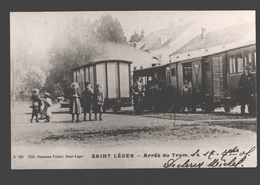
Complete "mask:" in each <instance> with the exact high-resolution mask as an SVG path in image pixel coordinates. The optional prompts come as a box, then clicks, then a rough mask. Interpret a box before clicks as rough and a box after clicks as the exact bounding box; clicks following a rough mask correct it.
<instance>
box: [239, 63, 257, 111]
mask: <svg viewBox="0 0 260 185" xmlns="http://www.w3.org/2000/svg"><path fill="white" fill-rule="evenodd" d="M239 89H240V93H241V114H242V115H244V114H245V105H246V104H247V106H248V111H249V114H251V115H252V114H254V112H255V110H254V109H255V108H254V106H253V101H254V97H255V77H254V75H253V74H251V73H250V67H249V66H248V65H246V66H245V68H244V73H243V74H242V75H241V77H240V81H239Z"/></svg>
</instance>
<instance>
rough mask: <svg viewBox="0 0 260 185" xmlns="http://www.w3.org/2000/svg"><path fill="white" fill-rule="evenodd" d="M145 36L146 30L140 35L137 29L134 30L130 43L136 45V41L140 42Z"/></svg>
mask: <svg viewBox="0 0 260 185" xmlns="http://www.w3.org/2000/svg"><path fill="white" fill-rule="evenodd" d="M143 38H144V31H143V30H142V31H141V34H140V35H139V34H138V33H137V32H136V31H135V32H134V34H133V35H131V37H130V39H129V43H131V44H132V45H135V42H139V41H141V40H142V39H143Z"/></svg>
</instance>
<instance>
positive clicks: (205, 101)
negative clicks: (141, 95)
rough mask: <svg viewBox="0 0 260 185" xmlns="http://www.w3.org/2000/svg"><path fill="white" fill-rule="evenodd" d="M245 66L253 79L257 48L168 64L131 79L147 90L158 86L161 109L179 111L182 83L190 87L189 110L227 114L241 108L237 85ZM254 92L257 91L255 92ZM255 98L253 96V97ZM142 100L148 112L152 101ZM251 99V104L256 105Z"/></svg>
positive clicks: (249, 46)
mask: <svg viewBox="0 0 260 185" xmlns="http://www.w3.org/2000/svg"><path fill="white" fill-rule="evenodd" d="M245 65H250V66H251V71H252V72H251V73H253V74H254V75H256V47H255V44H252V45H248V46H244V47H240V48H236V49H231V50H228V51H225V52H220V53H216V54H212V55H208V56H203V57H198V58H193V59H189V60H184V61H179V62H175V63H169V64H166V65H162V66H156V67H151V68H147V69H141V70H136V71H134V77H136V76H139V77H142V78H143V79H144V80H143V82H144V84H145V86H146V89H147V93H146V94H148V95H149V94H151V93H149V89H151V87H153V86H154V85H155V84H153V83H157V84H158V86H159V91H160V92H161V94H160V95H158V97H159V102H160V103H161V105H164V107H162V108H163V109H165V108H170V109H171V110H172V111H177V112H178V111H179V110H180V108H181V104H182V103H181V102H182V100H181V96H180V94H181V89H182V87H183V84H184V81H185V80H186V79H188V80H189V81H191V83H192V87H193V88H192V89H193V90H192V91H193V92H192V98H191V110H192V111H193V112H195V111H196V108H197V107H201V108H202V109H203V110H205V111H206V112H210V111H213V110H214V109H215V108H216V107H224V108H225V111H226V112H228V111H229V110H230V108H231V107H234V106H236V105H239V104H240V100H241V98H240V96H239V89H238V83H239V80H240V77H241V75H242V73H243V67H244V66H245ZM255 89H256V88H255ZM255 94H256V93H255ZM155 97H156V96H147V97H146V98H145V99H144V108H146V109H150V108H151V106H152V105H151V102H153V101H154V100H152V98H155ZM255 97H256V96H254V100H253V101H254V102H256V98H255Z"/></svg>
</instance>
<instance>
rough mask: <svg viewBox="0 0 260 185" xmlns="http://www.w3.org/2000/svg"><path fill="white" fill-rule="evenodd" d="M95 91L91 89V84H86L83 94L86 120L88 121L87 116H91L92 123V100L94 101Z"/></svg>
mask: <svg viewBox="0 0 260 185" xmlns="http://www.w3.org/2000/svg"><path fill="white" fill-rule="evenodd" d="M93 95H94V91H93V89H92V88H91V83H90V82H85V89H84V91H83V92H82V97H83V109H84V120H83V121H86V115H87V113H88V114H89V120H90V121H91V120H92V119H91V112H92V99H93Z"/></svg>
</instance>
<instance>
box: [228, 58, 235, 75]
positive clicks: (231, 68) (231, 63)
mask: <svg viewBox="0 0 260 185" xmlns="http://www.w3.org/2000/svg"><path fill="white" fill-rule="evenodd" d="M229 73H230V74H233V73H236V61H235V58H234V57H229Z"/></svg>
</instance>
